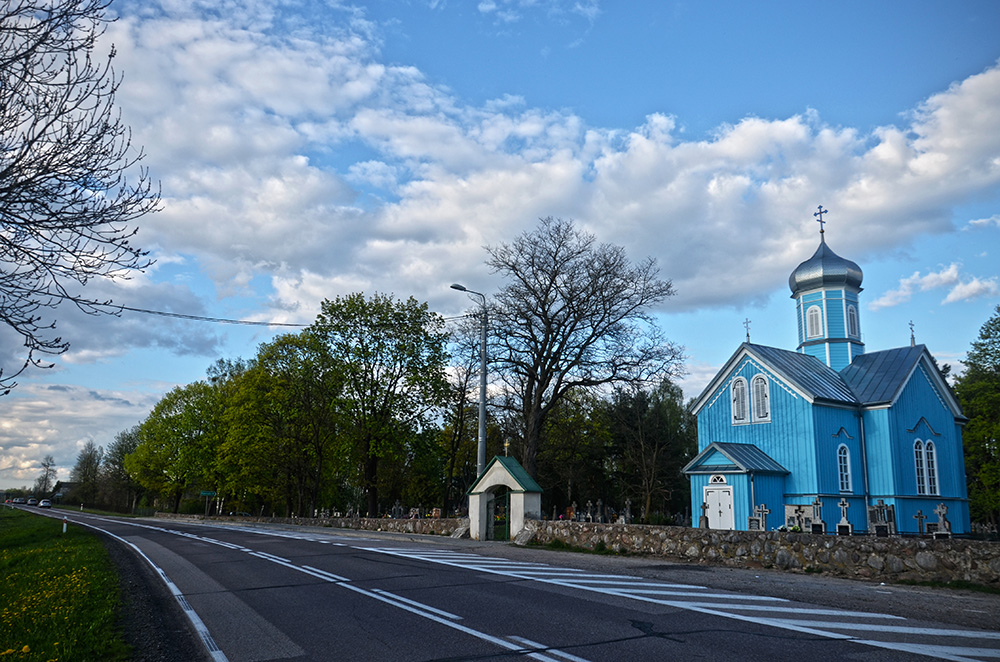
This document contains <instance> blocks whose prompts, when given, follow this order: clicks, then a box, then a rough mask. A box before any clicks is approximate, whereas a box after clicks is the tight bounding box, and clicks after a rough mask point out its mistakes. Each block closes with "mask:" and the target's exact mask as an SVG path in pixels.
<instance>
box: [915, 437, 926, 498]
mask: <svg viewBox="0 0 1000 662" xmlns="http://www.w3.org/2000/svg"><path fill="white" fill-rule="evenodd" d="M913 465H914V468H915V469H916V474H917V494H921V495H923V494H927V483H926V482H924V481H925V474H924V442H922V441H920V440H919V439H917V440H916V441H915V442H913Z"/></svg>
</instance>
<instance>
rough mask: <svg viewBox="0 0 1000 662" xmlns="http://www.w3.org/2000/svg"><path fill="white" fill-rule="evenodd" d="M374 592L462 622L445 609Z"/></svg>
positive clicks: (378, 589)
mask: <svg viewBox="0 0 1000 662" xmlns="http://www.w3.org/2000/svg"><path fill="white" fill-rule="evenodd" d="M372 591H374V592H375V593H378V594H379V595H388V596H389V597H391V598H392V599H394V600H399V601H400V602H405V603H406V604H408V605H413V606H414V607H419V608H420V609H424V610H426V611H429V612H431V613H434V614H437V615H438V616H444V617H445V618H450V619H451V620H453V621H460V620H462V617H461V616H456V615H455V614H452V613H450V612H447V611H444V610H443V609H437V608H436V607H431V606H429V605H425V604H423V603H421V602H417V601H416V600H410V599H409V598H404V597H402V596H400V595H396V594H395V593H390V592H389V591H383V590H382V589H380V588H373V589H372Z"/></svg>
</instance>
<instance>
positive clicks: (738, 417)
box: [730, 377, 749, 423]
mask: <svg viewBox="0 0 1000 662" xmlns="http://www.w3.org/2000/svg"><path fill="white" fill-rule="evenodd" d="M730 388H731V390H732V398H733V423H747V422H749V417H748V416H747V409H749V407H748V406H747V405H748V402H747V380H745V379H743V378H742V377H737V378H736V379H735V380H733V385H732V387H730Z"/></svg>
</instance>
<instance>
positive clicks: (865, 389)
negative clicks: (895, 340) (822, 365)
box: [840, 345, 926, 405]
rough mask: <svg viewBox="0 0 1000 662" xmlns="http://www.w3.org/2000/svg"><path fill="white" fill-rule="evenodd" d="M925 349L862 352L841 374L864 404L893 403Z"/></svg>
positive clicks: (903, 348) (907, 348)
mask: <svg viewBox="0 0 1000 662" xmlns="http://www.w3.org/2000/svg"><path fill="white" fill-rule="evenodd" d="M925 351H926V347H924V346H923V345H914V346H911V347H897V348H895V349H887V350H883V351H881V352H871V353H869V354H862V355H861V356H858V357H855V359H854V361H853V362H852V363H851V364H850V365H848V366H847V367H846V368H844V369H843V370H842V371H841V373H840V374H841V375H843V377H844V380H845V381H846V382H847V384H848V385H850V387H851V389H852V390H853V391H854V393H855V394H857V397H858V400H859V401H861V403H862V404H865V405H874V404H880V403H889V402H892V401H894V400H895V399H896V395H897V394H898V393H899V391H900V390H902V388H903V387H904V386H905V385H906V381H907V380H908V379H909V378H910V375H911V374H912V373H913V370H914V368H916V365H917V362H918V361H919V360H920V357H921V356H923V354H924V352H925Z"/></svg>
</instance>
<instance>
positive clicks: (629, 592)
mask: <svg viewBox="0 0 1000 662" xmlns="http://www.w3.org/2000/svg"><path fill="white" fill-rule="evenodd" d="M357 549H361V550H365V551H370V552H375V553H379V554H389V555H393V556H400V557H404V558H411V559H414V560H423V561H429V562H432V563H439V564H442V565H448V566H453V567H460V568H465V569H467V570H472V571H479V572H486V573H489V574H496V575H501V576H505V577H513V578H518V579H528V580H531V581H537V582H542V583H546V584H554V585H558V586H564V587H568V588H577V589H580V590H584V591H591V592H595V593H602V594H605V595H614V596H618V597H625V598H631V599H633V600H639V601H642V602H650V603H655V604H661V605H666V606H672V607H677V608H680V609H687V610H690V611H696V612H699V613H703V614H709V615H713V616H720V617H723V618H731V619H735V620H739V621H745V622H748V623H754V624H757V625H766V626H771V627H776V628H781V629H786V630H792V631H794V632H798V633H801V634H812V635H817V636H821V637H826V638H828V639H839V640H844V641H851V642H853V643H857V644H862V645H866V646H875V647H879V648H887V649H891V650H900V651H905V652H908V653H914V654H919V655H925V656H929V657H936V658H939V659H944V660H953V661H955V662H979V660H980V659H981V658H1000V649H998V648H976V647H968V646H947V645H941V644H939V643H935V644H924V643H903V642H898V641H878V640H875V639H861V638H858V637H856V636H855V635H854V634H844V633H842V632H838V630H849V631H851V632H860V631H863V632H869V633H874V632H881V633H885V634H886V635H890V636H891V635H900V634H904V635H912V636H919V637H933V638H934V639H936V640H938V641H940V640H941V639H942V638H943V637H957V638H966V639H984V640H997V639H1000V632H990V631H983V630H960V629H946V628H923V627H910V626H895V625H884V624H878V623H866V622H858V621H847V620H845V621H843V622H840V621H829V620H815V621H813V620H807V619H796V618H774V617H770V616H763V615H754V613H755V612H756V613H762V612H770V613H775V612H779V613H793V614H796V615H805V616H837V617H840V618H844V619H883V620H884V619H892V620H901V621H905V620H907V619H906V618H904V617H901V616H894V615H890V614H879V613H874V614H871V613H867V612H855V611H846V610H839V609H809V608H800V607H797V606H796V605H794V604H791V603H789V604H787V605H773V603H775V602H788V601H787V600H784V599H783V598H774V597H770V596H757V595H743V594H738V593H733V594H725V593H708V592H707V589H706V587H704V586H691V585H686V584H681V585H677V586H676V588H678V589H681V590H677V591H667V590H660V588H662V587H656V588H653V587H655V584H656V583H655V582H648V583H646V582H643V581H641V578H635V577H630V576H627V575H621V576H617V577H616V576H614V575H610V576H609V575H587V574H585V573H580V574H577V573H572V572H566V571H567V570H569V569H566V568H557V567H553V568H551V569H550V570H548V571H539V570H535V568H537V567H538V566H537V564H527V563H526V564H524V566H523V568H519V567H518V565H517V563H516V562H510V563H509V564H504V565H502V566H501V565H500V564H496V565H494V564H492V563H490V562H482V561H477V559H476V558H474V557H472V556H471V555H469V554H462V555H461V557H459V555H457V554H456V555H449V554H448V553H447V552H434V553H433V554H429V553H425V552H424V551H422V550H419V549H413V548H409V549H407V548H402V549H401V548H392V547H362V546H358V547H357ZM591 577H616V579H618V580H624V581H606V580H595V581H591V580H590V578H591ZM637 579H638V580H640V581H639V582H638V583H637V581H636V580H637ZM877 592H882V591H877ZM890 593H891V591H890ZM665 596H691V597H698V598H711V599H721V600H726V601H727V602H726V603H723V604H720V603H716V602H703V601H697V600H672V599H664V597H665ZM755 601H760V602H771V603H772V604H771V605H760V604H752V603H753V602H755ZM734 612H751V613H750V614H741V613H734ZM552 654H554V653H552Z"/></svg>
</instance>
